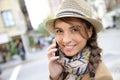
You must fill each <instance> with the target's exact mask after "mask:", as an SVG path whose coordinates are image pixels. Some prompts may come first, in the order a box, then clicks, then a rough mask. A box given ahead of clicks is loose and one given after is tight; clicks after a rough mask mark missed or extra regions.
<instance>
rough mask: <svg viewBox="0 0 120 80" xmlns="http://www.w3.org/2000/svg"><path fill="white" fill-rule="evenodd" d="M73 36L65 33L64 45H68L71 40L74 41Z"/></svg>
mask: <svg viewBox="0 0 120 80" xmlns="http://www.w3.org/2000/svg"><path fill="white" fill-rule="evenodd" d="M71 36H72V35H71V34H70V33H65V34H64V35H63V43H64V44H67V43H69V42H71V40H72V38H71Z"/></svg>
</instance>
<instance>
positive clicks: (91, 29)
mask: <svg viewBox="0 0 120 80" xmlns="http://www.w3.org/2000/svg"><path fill="white" fill-rule="evenodd" d="M92 34H93V27H92V26H91V27H90V29H89V30H88V37H89V38H90V37H91V36H92Z"/></svg>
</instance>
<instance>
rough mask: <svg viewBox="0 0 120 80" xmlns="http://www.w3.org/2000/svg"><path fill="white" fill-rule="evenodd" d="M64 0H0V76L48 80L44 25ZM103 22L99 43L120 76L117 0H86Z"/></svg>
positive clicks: (105, 58)
mask: <svg viewBox="0 0 120 80" xmlns="http://www.w3.org/2000/svg"><path fill="white" fill-rule="evenodd" d="M62 1H64V0H43V1H42V2H41V1H40V0H0V80H48V76H49V72H48V66H47V64H48V61H47V54H46V51H47V48H48V46H49V45H50V44H51V41H52V38H53V37H54V36H53V35H52V34H49V33H48V32H47V31H46V30H45V28H44V26H45V22H46V21H47V20H48V19H51V18H53V17H54V15H55V13H56V11H57V9H58V7H59V5H60V4H61V3H62ZM86 1H87V2H88V3H89V4H90V5H91V6H92V7H93V9H92V11H93V13H94V16H93V17H94V18H95V19H98V20H100V21H101V22H102V23H103V30H102V31H101V32H100V33H98V43H99V46H100V47H101V48H102V49H103V52H102V59H103V61H104V62H105V64H106V65H107V67H108V68H109V69H110V72H111V73H112V76H113V78H114V80H120V58H119V56H120V42H119V41H120V0H86Z"/></svg>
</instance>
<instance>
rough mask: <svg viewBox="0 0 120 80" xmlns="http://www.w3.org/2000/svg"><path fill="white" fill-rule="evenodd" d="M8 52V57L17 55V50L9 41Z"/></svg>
mask: <svg viewBox="0 0 120 80" xmlns="http://www.w3.org/2000/svg"><path fill="white" fill-rule="evenodd" d="M8 44H9V52H10V56H13V55H15V54H17V53H18V49H17V47H16V45H15V43H14V42H13V41H10V42H9V43H8Z"/></svg>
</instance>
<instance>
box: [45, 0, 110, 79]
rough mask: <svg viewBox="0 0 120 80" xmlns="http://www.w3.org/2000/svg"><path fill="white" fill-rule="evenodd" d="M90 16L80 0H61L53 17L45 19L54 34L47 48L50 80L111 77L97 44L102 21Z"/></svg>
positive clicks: (87, 6) (84, 3)
mask: <svg viewBox="0 0 120 80" xmlns="http://www.w3.org/2000/svg"><path fill="white" fill-rule="evenodd" d="M91 16H92V15H91V9H90V6H89V5H88V4H87V3H86V2H84V0H65V1H64V2H63V4H62V6H61V8H60V10H59V11H58V13H57V15H56V18H55V19H52V20H49V21H47V23H46V28H47V29H48V31H50V32H51V33H53V34H55V39H54V40H53V44H51V45H50V47H49V49H48V61H49V64H48V66H49V72H50V80H112V76H111V74H110V72H109V70H108V69H107V67H106V66H105V64H104V63H103V62H102V60H101V54H100V53H101V51H102V50H101V48H99V46H98V44H97V33H98V32H100V31H101V30H102V24H101V23H100V22H99V21H97V20H95V19H93V18H92V17H91ZM56 54H57V56H56Z"/></svg>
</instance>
